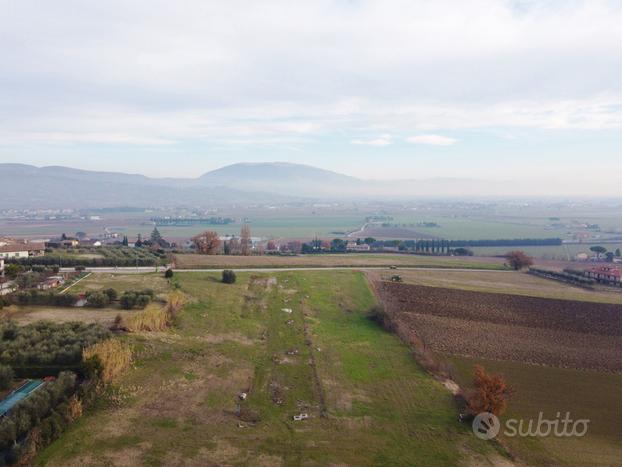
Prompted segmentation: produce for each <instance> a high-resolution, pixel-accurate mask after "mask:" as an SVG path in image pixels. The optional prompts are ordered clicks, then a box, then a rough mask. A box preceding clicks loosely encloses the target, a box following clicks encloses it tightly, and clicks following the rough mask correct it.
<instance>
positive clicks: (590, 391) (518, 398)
mask: <svg viewBox="0 0 622 467" xmlns="http://www.w3.org/2000/svg"><path fill="white" fill-rule="evenodd" d="M443 357H444V358H445V359H446V360H448V361H449V362H450V364H451V366H452V368H453V370H454V371H453V373H454V376H455V378H456V380H457V381H458V383H460V384H461V385H462V386H464V387H467V388H468V387H469V386H470V384H471V380H472V375H473V371H474V365H476V364H480V365H483V366H484V367H485V368H486V369H487V370H489V371H491V372H494V373H497V374H502V375H504V376H505V378H506V380H507V381H508V382H510V384H511V386H512V387H513V388H514V390H515V395H514V396H513V397H512V399H511V401H510V404H509V407H508V412H507V413H506V414H505V418H506V419H508V418H516V419H532V420H536V419H537V418H538V414H539V413H540V412H542V413H543V414H544V415H545V416H546V417H547V418H549V419H555V417H556V414H557V413H560V414H562V415H563V414H565V413H566V412H570V413H571V415H572V417H573V419H575V420H576V419H580V418H583V419H589V420H590V424H589V431H588V434H587V436H586V437H585V438H561V439H560V438H555V437H547V438H540V439H538V440H525V439H516V438H510V437H504V438H503V442H504V443H506V444H507V445H508V446H509V447H510V449H511V450H512V451H513V452H517V453H518V454H519V455H520V457H521V458H523V459H525V460H526V461H527V462H529V463H530V464H536V465H543V464H551V463H553V464H572V465H588V464H589V465H596V464H598V465H618V464H619V463H620V459H622V447H621V446H620V443H619V440H620V437H622V430H621V429H620V423H619V420H620V417H622V406H621V403H620V386H621V385H622V374H620V373H616V374H612V373H604V372H597V371H586V370H576V369H568V368H555V367H550V366H539V365H529V364H525V363H521V362H515V361H499V360H489V359H481V358H472V357H463V356H456V355H443Z"/></svg>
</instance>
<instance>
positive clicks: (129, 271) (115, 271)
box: [61, 266, 513, 274]
mask: <svg viewBox="0 0 622 467" xmlns="http://www.w3.org/2000/svg"><path fill="white" fill-rule="evenodd" d="M165 269H166V268H164V267H162V266H160V267H159V268H157V271H156V268H155V267H152V266H145V267H139V268H135V267H134V268H133V267H127V268H126V267H123V268H86V269H85V271H86V272H101V273H112V274H144V273H149V272H158V271H160V272H163V271H164V270H165ZM223 269H231V270H232V271H236V272H286V271H330V270H344V271H355V270H361V269H368V270H369V269H381V270H387V269H390V268H389V266H309V267H305V266H285V267H279V268H213V269H174V271H175V272H176V273H183V272H220V271H222V270H223ZM73 270H74V269H73V268H62V269H61V271H63V272H71V271H73ZM395 270H397V271H400V270H402V271H404V270H408V271H413V270H416V271H462V272H469V271H494V272H513V271H510V270H502V269H473V268H439V267H421V266H400V267H398V268H396V269H395Z"/></svg>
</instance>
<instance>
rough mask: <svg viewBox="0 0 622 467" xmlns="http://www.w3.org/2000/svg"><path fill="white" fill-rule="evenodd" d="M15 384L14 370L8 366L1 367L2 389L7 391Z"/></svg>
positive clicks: (0, 382) (0, 379) (0, 383)
mask: <svg viewBox="0 0 622 467" xmlns="http://www.w3.org/2000/svg"><path fill="white" fill-rule="evenodd" d="M12 382H13V369H12V368H11V367H10V366H7V365H0V389H1V390H3V391H4V390H6V389H9V388H10V387H11V383H12Z"/></svg>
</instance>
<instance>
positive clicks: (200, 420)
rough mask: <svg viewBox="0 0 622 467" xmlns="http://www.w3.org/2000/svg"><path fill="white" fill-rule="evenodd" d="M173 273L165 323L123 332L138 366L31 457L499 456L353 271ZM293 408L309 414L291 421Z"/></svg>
mask: <svg viewBox="0 0 622 467" xmlns="http://www.w3.org/2000/svg"><path fill="white" fill-rule="evenodd" d="M176 276H177V277H176V280H177V281H178V283H179V284H180V287H181V290H182V291H183V292H184V293H185V294H187V295H188V296H189V297H190V298H191V303H190V304H189V305H187V306H186V308H185V309H184V311H183V312H182V313H181V314H180V315H179V318H178V320H177V322H176V323H175V326H174V328H172V329H171V330H170V331H168V332H163V333H162V332H160V333H142V334H141V333H138V334H131V335H129V336H128V337H127V338H126V339H127V340H128V341H129V342H130V343H131V344H132V345H133V346H134V348H135V352H136V359H135V364H134V368H133V369H132V370H129V371H128V372H127V373H126V374H125V376H124V377H123V378H122V379H121V380H120V382H119V383H118V384H117V385H115V386H114V387H113V388H112V389H111V391H110V394H109V396H107V397H105V398H102V400H101V401H100V403H99V404H98V406H97V407H96V408H95V409H93V410H92V411H91V412H90V413H89V414H87V415H86V416H85V417H83V418H82V419H81V420H80V421H79V422H78V423H76V424H75V425H73V426H72V427H71V428H70V429H69V431H68V432H67V433H66V434H65V435H63V437H62V438H60V439H59V440H58V441H56V442H55V443H54V444H52V445H51V446H50V447H49V448H47V449H46V450H45V451H43V452H42V453H41V455H40V457H39V459H38V463H39V464H46V465H68V464H81V465H94V464H97V465H103V464H111V463H112V464H126V465H127V464H131V465H136V464H166V465H181V464H184V465H188V464H193V465H206V464H233V465H240V464H248V463H253V464H255V465H270V466H272V465H301V464H304V465H327V464H350V465H372V464H376V465H378V464H382V465H391V464H393V465H414V464H426V465H434V464H436V465H451V464H457V463H459V462H463V463H465V464H469V463H470V464H473V465H474V464H477V465H482V464H487V463H495V464H499V463H502V462H504V461H505V458H504V455H503V454H501V453H500V452H499V451H497V450H496V449H495V448H494V445H491V444H490V443H485V442H482V441H480V440H477V439H476V438H475V437H473V435H472V434H471V433H470V429H469V427H468V426H465V425H462V424H460V423H458V422H457V420H456V416H455V407H454V405H453V401H452V397H451V394H450V393H449V392H448V391H447V390H445V389H444V388H443V387H442V386H441V385H440V383H438V382H436V381H435V380H434V379H433V378H431V377H430V376H429V375H427V374H426V373H425V372H423V371H422V370H421V369H420V368H419V367H418V366H417V364H416V363H415V362H414V360H413V359H412V357H411V355H410V351H409V349H408V348H407V347H406V346H405V345H404V344H402V343H400V341H399V340H398V339H397V338H396V337H395V336H393V335H391V334H389V333H387V332H385V331H383V330H382V329H380V328H379V327H378V326H377V325H376V324H375V323H373V322H372V321H370V320H369V319H368V318H367V313H368V312H369V310H370V308H371V307H372V306H373V305H374V303H375V300H374V297H373V295H372V293H371V291H370V290H369V288H368V285H367V283H366V280H365V277H364V275H363V274H362V273H357V272H350V271H319V272H318V271H313V272H288V271H283V272H279V273H273V274H254V273H238V281H237V282H236V284H233V285H225V284H222V283H220V282H219V280H218V275H217V274H215V273H209V272H206V273H179V274H177V275H176ZM117 277H118V280H119V281H120V282H122V281H124V280H125V277H124V276H117ZM108 282H109V281H108ZM283 308H289V309H291V310H292V312H291V313H287V312H284V311H283ZM242 391H245V392H246V393H247V394H248V397H247V398H246V399H245V400H240V399H239V398H238V395H239V394H240V393H241V392H242ZM301 412H304V413H307V414H308V415H309V416H310V418H309V419H308V420H303V421H301V422H296V421H293V420H292V415H294V414H298V413H301Z"/></svg>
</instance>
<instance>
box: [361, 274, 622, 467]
mask: <svg viewBox="0 0 622 467" xmlns="http://www.w3.org/2000/svg"><path fill="white" fill-rule="evenodd" d="M369 274H370V277H371V279H372V280H377V279H378V275H377V273H375V272H374V273H369ZM408 274H409V275H410V278H408V277H407V279H406V280H407V281H409V282H413V283H418V284H422V283H425V284H426V285H414V284H395V283H390V282H383V283H376V286H375V289H376V291H377V293H378V294H379V297H380V298H381V300H382V301H383V303H384V305H385V307H386V309H387V311H388V312H389V313H390V314H392V316H393V317H394V319H396V320H397V321H398V322H399V323H400V326H402V327H403V328H402V329H406V330H407V333H408V335H409V336H412V337H409V340H412V342H413V343H417V345H421V344H420V342H423V345H425V347H426V348H427V349H428V350H431V351H432V352H433V353H434V354H436V356H437V358H438V359H440V360H441V361H445V362H446V363H449V365H450V371H451V373H452V374H453V377H454V379H456V380H457V381H458V382H459V383H460V384H461V385H462V386H463V387H465V388H468V387H469V386H470V384H471V378H472V375H473V370H474V365H475V364H478V363H479V364H483V365H484V366H485V368H486V369H488V370H489V371H492V372H496V373H500V374H503V375H504V376H505V377H506V380H507V381H508V383H509V384H510V386H512V387H514V388H515V389H516V395H515V396H514V397H513V398H512V399H511V401H510V410H509V412H508V413H507V414H506V415H505V419H507V418H516V419H521V420H529V419H537V417H538V413H539V412H543V414H544V415H545V416H546V417H547V418H548V419H551V418H554V417H555V416H556V414H557V413H558V412H560V413H562V414H563V413H566V412H570V413H571V414H572V416H573V418H574V419H579V418H587V419H589V420H591V423H592V425H591V428H590V431H589V433H588V435H587V436H586V437H585V438H572V439H567V438H555V437H546V438H539V439H532V438H508V437H504V438H503V441H504V443H506V445H508V446H509V447H510V448H511V450H512V451H514V452H516V453H517V454H518V456H519V457H520V458H522V459H524V460H526V461H528V462H530V463H535V464H547V463H551V462H553V463H574V464H576V463H603V464H611V463H616V461H617V460H619V459H620V455H621V451H620V448H619V445H618V443H617V440H619V439H620V436H622V431H621V430H620V427H619V424H618V423H617V420H619V418H620V417H621V416H622V406H621V405H620V399H619V397H617V393H618V389H617V388H618V386H619V384H620V382H622V379H621V378H622V376H621V374H622V360H621V359H620V355H622V310H621V309H622V306H621V305H619V304H612V303H607V302H609V301H610V298H611V297H612V296H615V297H617V295H616V294H604V295H603V294H597V293H594V295H592V296H591V298H592V300H593V301H592V302H579V301H573V300H568V299H567V298H569V297H568V296H567V295H566V293H565V290H567V289H570V287H567V286H565V285H558V284H554V285H545V284H544V283H541V282H540V280H537V281H533V280H532V278H526V277H524V275H523V274H519V273H503V274H499V273H494V272H491V273H488V272H479V271H478V272H451V271H447V272H446V276H447V277H441V276H442V274H438V275H437V273H436V271H430V274H427V273H426V274H425V275H418V274H416V273H415V272H409V273H408ZM486 276H487V277H486ZM461 277H462V280H461V279H460V278H461ZM495 277H496V279H495ZM439 284H442V285H443V287H438V285H439ZM430 285H436V287H432V286H430ZM447 287H451V288H447ZM513 287H514V290H516V291H519V293H522V294H523V295H511V294H509V293H508V292H511V291H512V288H513ZM553 287H557V289H558V290H551V288H553ZM475 290H479V291H475ZM481 290H485V291H486V292H482V291H481ZM490 292H495V293H490ZM501 292H505V293H501ZM586 293H589V292H587V291H586ZM546 294H548V295H549V296H557V297H560V298H562V297H564V296H565V298H566V300H562V299H550V298H541V296H543V295H546ZM534 295H535V296H534ZM538 295H539V296H538ZM600 300H602V301H603V302H604V303H599V301H600ZM618 303H619V302H618ZM601 396H602V397H601Z"/></svg>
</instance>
